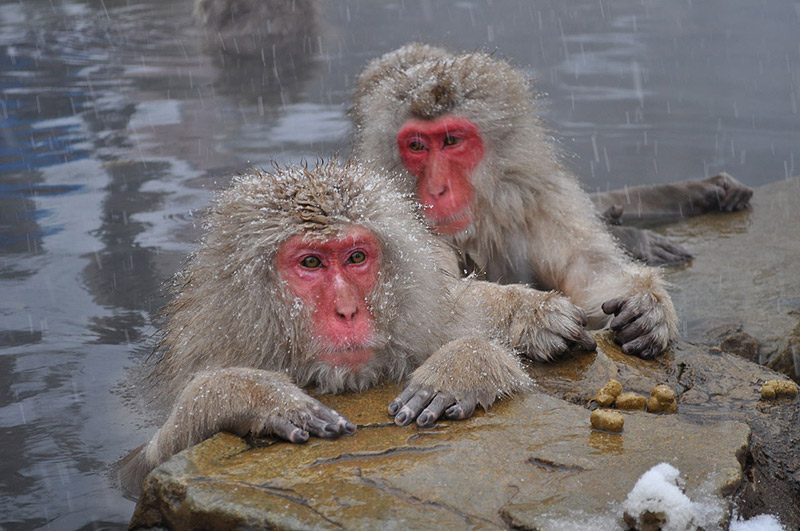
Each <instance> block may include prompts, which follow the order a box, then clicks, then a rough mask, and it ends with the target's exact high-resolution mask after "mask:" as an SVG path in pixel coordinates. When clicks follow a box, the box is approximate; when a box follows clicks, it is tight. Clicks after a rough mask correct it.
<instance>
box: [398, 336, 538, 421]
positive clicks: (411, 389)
mask: <svg viewBox="0 0 800 531" xmlns="http://www.w3.org/2000/svg"><path fill="white" fill-rule="evenodd" d="M532 384H533V382H532V381H531V379H530V377H529V376H528V375H527V374H526V373H525V371H524V370H523V369H522V367H521V366H520V364H519V361H518V360H517V358H516V357H515V356H514V354H513V353H512V352H511V351H510V350H509V349H507V348H505V347H503V346H501V345H498V344H495V343H492V342H489V341H486V340H485V339H480V338H464V339H457V340H454V341H451V342H450V343H448V344H446V345H445V346H443V347H442V348H440V349H439V350H437V351H436V352H435V353H434V354H433V355H432V356H431V357H430V358H428V359H427V360H426V361H425V363H423V364H422V365H421V366H420V367H419V368H418V369H417V370H416V371H414V373H413V374H412V375H411V381H410V382H409V384H408V386H407V387H406V388H405V390H403V392H402V393H400V395H399V396H398V397H397V398H395V399H394V400H393V401H392V402H391V403H390V404H389V408H388V409H389V414H390V415H392V416H394V421H395V424H397V425H398V426H407V425H408V424H411V422H413V421H414V419H416V421H417V425H418V426H420V427H422V428H424V427H429V426H432V425H433V424H435V423H436V420H437V419H438V418H440V417H441V416H442V414H444V417H445V418H447V419H450V420H461V419H466V418H469V417H471V416H472V414H473V413H474V412H475V406H477V405H480V406H481V407H483V409H484V410H485V409H487V408H488V407H489V406H490V405H492V403H494V401H495V400H496V399H498V398H502V397H504V396H509V395H511V394H513V393H515V392H517V391H526V390H529V389H530V388H531V386H532Z"/></svg>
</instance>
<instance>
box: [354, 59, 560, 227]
mask: <svg viewBox="0 0 800 531" xmlns="http://www.w3.org/2000/svg"><path fill="white" fill-rule="evenodd" d="M355 98H356V99H355V105H354V107H353V110H352V115H353V121H354V123H355V125H356V135H357V147H356V151H357V153H358V155H359V156H360V157H362V158H364V159H366V160H372V161H373V162H375V163H377V164H379V165H381V167H386V168H391V169H392V170H394V171H396V172H398V174H399V175H401V176H405V177H406V181H407V186H409V187H411V189H412V190H413V191H414V192H415V193H416V195H417V198H418V201H419V202H420V203H421V205H422V206H423V212H424V213H425V216H426V217H427V220H428V223H429V224H430V225H431V227H432V228H433V229H434V230H435V231H437V232H439V233H440V234H443V235H447V236H452V237H453V238H454V239H456V240H457V241H458V240H460V239H463V238H469V237H472V236H474V235H475V234H482V233H486V234H490V233H494V232H497V231H503V229H504V228H505V227H510V226H513V225H514V224H515V223H519V222H520V220H518V219H510V217H509V216H506V217H504V216H503V215H502V213H499V215H498V213H495V212H492V207H491V205H493V204H494V205H497V204H506V203H502V202H501V201H510V202H511V203H509V204H510V205H512V206H514V205H515V204H516V203H518V202H520V201H524V200H526V199H528V198H524V197H520V193H522V194H523V195H524V194H525V192H524V191H520V190H519V189H518V187H517V182H516V179H518V175H519V174H521V173H527V174H531V173H535V169H534V170H533V171H528V168H523V166H526V165H531V164H535V161H534V162H531V160H532V159H535V158H536V157H537V156H540V157H544V158H546V159H547V160H548V161H551V160H552V157H553V153H552V152H551V148H550V147H549V143H548V142H547V141H546V139H545V138H544V130H543V129H542V128H541V127H540V125H539V123H538V121H537V119H536V117H535V115H534V114H533V104H532V97H531V94H530V87H529V85H528V81H527V79H526V78H525V76H524V75H523V74H522V72H521V71H519V70H518V69H515V68H514V67H512V66H511V65H510V64H509V63H507V62H505V61H502V60H499V59H496V58H494V57H492V56H491V55H490V54H485V53H464V54H451V53H449V52H447V51H446V50H443V49H440V48H435V47H432V46H428V45H421V44H410V45H407V46H404V47H402V48H400V49H399V50H397V51H395V52H390V53H389V54H386V55H384V56H383V57H381V58H379V59H377V60H375V61H373V62H372V63H370V65H368V66H367V68H366V69H365V70H364V72H363V73H362V74H361V76H360V78H359V82H358V85H357V88H356V95H355ZM531 137H534V138H535V139H539V140H541V141H539V142H531V141H530V140H531ZM532 151H534V153H532ZM536 151H538V153H537V152H536ZM481 225H486V227H482V226H481ZM482 229H488V230H482ZM495 241H496V239H495Z"/></svg>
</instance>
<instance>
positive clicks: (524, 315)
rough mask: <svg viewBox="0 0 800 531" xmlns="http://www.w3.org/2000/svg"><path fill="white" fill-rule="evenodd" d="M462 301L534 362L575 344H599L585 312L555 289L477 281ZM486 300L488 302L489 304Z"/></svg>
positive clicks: (586, 346) (591, 347)
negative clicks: (537, 288)
mask: <svg viewBox="0 0 800 531" xmlns="http://www.w3.org/2000/svg"><path fill="white" fill-rule="evenodd" d="M471 286H472V288H473V290H472V292H470V291H468V290H465V291H464V293H463V294H462V298H465V299H466V298H469V297H475V296H476V295H475V294H478V296H481V297H482V298H481V299H478V300H476V301H475V302H472V301H469V300H466V301H464V302H463V304H464V305H466V306H468V307H472V308H475V309H476V311H479V312H482V314H483V318H484V319H486V320H488V321H487V324H488V326H490V327H493V328H495V329H496V332H497V333H498V335H499V337H506V338H508V339H509V340H510V341H511V346H512V347H513V348H515V349H517V350H519V351H520V352H521V353H522V354H524V355H525V356H526V357H528V358H530V359H532V360H534V361H551V360H553V359H554V358H556V357H557V356H559V355H561V354H563V353H564V352H566V351H567V350H569V349H570V348H572V347H577V348H580V349H582V350H589V351H591V350H594V349H595V348H596V347H597V344H596V343H595V341H594V338H593V337H592V335H591V334H590V333H589V332H588V331H587V330H586V323H587V319H586V313H585V312H584V311H583V310H582V309H581V308H579V307H578V306H575V305H574V304H573V303H572V302H571V301H570V300H569V299H568V298H567V297H564V296H563V295H561V294H559V293H557V292H555V291H539V290H536V289H532V288H529V287H527V286H524V285H522V284H508V285H505V286H499V285H497V284H492V283H488V282H481V281H475V282H473V283H472V284H471ZM487 301H489V302H488V303H487Z"/></svg>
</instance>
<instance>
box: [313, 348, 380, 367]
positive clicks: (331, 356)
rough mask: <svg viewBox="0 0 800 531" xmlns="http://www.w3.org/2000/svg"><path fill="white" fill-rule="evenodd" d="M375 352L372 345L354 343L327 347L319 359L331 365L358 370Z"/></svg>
mask: <svg viewBox="0 0 800 531" xmlns="http://www.w3.org/2000/svg"><path fill="white" fill-rule="evenodd" d="M374 354H375V350H374V349H373V348H371V347H364V346H361V345H353V346H349V347H344V348H338V349H326V350H325V351H324V352H322V353H321V354H320V356H319V359H320V361H324V362H325V363H327V364H328V365H330V366H331V367H342V368H343V369H347V370H350V371H352V372H356V371H358V370H359V369H361V368H362V367H363V366H364V365H366V364H367V363H368V362H369V360H371V359H372V357H373V355H374Z"/></svg>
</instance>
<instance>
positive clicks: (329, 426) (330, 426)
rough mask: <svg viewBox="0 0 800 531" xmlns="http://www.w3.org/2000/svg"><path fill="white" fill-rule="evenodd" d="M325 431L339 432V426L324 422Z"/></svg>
mask: <svg viewBox="0 0 800 531" xmlns="http://www.w3.org/2000/svg"><path fill="white" fill-rule="evenodd" d="M324 429H325V433H339V426H337V425H336V424H326V425H325V428H324Z"/></svg>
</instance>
